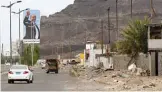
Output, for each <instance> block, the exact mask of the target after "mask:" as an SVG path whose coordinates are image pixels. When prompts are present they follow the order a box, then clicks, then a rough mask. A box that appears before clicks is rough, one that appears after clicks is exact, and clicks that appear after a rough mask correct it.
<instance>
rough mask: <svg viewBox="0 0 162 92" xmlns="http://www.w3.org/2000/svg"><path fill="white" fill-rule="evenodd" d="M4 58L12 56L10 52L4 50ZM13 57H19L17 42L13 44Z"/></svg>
mask: <svg viewBox="0 0 162 92" xmlns="http://www.w3.org/2000/svg"><path fill="white" fill-rule="evenodd" d="M3 55H4V56H10V51H9V50H4V52H3ZM12 56H19V53H18V45H17V42H12Z"/></svg>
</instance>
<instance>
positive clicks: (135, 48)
mask: <svg viewBox="0 0 162 92" xmlns="http://www.w3.org/2000/svg"><path fill="white" fill-rule="evenodd" d="M149 23H150V20H149V18H147V17H146V18H145V19H144V20H133V21H130V22H129V24H128V26H127V27H125V28H124V30H123V31H122V33H121V35H122V36H123V40H120V41H118V42H117V48H118V52H119V53H121V54H127V55H128V56H130V57H131V60H130V61H129V63H128V65H129V64H130V63H132V61H133V63H136V62H135V61H136V59H137V58H138V56H139V53H141V52H142V53H147V49H148V47H147V27H146V26H145V25H146V24H149Z"/></svg>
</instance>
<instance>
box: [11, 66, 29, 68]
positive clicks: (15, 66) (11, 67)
mask: <svg viewBox="0 0 162 92" xmlns="http://www.w3.org/2000/svg"><path fill="white" fill-rule="evenodd" d="M11 69H27V66H12V67H11Z"/></svg>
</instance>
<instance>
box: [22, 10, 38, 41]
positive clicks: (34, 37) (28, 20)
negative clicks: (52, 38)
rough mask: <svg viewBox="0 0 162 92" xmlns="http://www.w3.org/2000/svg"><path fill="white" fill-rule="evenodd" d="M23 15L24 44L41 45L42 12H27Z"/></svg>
mask: <svg viewBox="0 0 162 92" xmlns="http://www.w3.org/2000/svg"><path fill="white" fill-rule="evenodd" d="M23 15H24V16H23V26H24V32H23V33H24V37H23V42H24V43H40V11H39V10H26V11H24V12H23Z"/></svg>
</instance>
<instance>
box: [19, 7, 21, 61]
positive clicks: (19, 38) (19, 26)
mask: <svg viewBox="0 0 162 92" xmlns="http://www.w3.org/2000/svg"><path fill="white" fill-rule="evenodd" d="M19 62H20V64H21V54H20V9H19Z"/></svg>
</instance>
